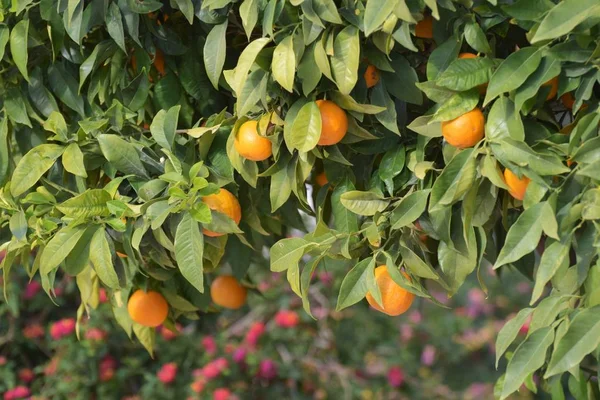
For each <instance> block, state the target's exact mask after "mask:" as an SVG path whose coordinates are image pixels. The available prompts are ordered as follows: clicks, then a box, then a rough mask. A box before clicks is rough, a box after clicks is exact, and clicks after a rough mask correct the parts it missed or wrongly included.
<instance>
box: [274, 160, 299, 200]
mask: <svg viewBox="0 0 600 400" xmlns="http://www.w3.org/2000/svg"><path fill="white" fill-rule="evenodd" d="M282 158H283V157H282ZM281 161H282V160H281V158H280V159H279V161H278V163H279V162H281ZM295 171H296V163H295V162H289V163H285V164H284V165H282V167H281V168H280V169H279V170H278V171H277V172H275V173H274V174H273V176H272V177H271V188H270V190H269V197H270V200H271V212H275V211H276V210H277V209H279V207H281V206H282V205H283V204H285V202H286V201H287V199H288V198H289V197H290V195H291V194H292V185H293V183H294V177H295V176H294V174H295Z"/></svg>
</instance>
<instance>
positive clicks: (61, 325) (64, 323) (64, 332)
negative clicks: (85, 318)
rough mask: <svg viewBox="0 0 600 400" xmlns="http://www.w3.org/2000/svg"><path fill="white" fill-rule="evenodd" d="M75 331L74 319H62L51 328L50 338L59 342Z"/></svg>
mask: <svg viewBox="0 0 600 400" xmlns="http://www.w3.org/2000/svg"><path fill="white" fill-rule="evenodd" d="M74 331H75V320H74V319H73V318H65V319H61V320H60V321H58V322H55V323H53V324H52V325H51V326H50V336H52V339H54V340H59V339H62V338H63V337H65V336H69V335H70V334H72V333H73V332H74Z"/></svg>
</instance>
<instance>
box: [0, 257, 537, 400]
mask: <svg viewBox="0 0 600 400" xmlns="http://www.w3.org/2000/svg"><path fill="white" fill-rule="evenodd" d="M334 268H335V266H332V269H334ZM252 272H253V271H251V273H252ZM331 272H333V271H328V272H323V273H321V274H318V275H317V276H316V277H315V282H314V285H312V286H311V293H310V297H311V301H312V303H313V314H314V315H315V317H317V321H315V320H312V319H311V318H310V317H309V316H308V315H307V314H306V313H304V312H303V311H302V309H301V307H302V304H301V300H300V299H299V298H298V297H297V296H295V295H294V294H293V293H292V292H291V290H290V289H289V285H287V284H286V282H285V277H284V276H281V275H278V274H270V273H268V275H260V272H258V271H254V274H255V275H257V274H258V275H260V276H255V278H256V281H257V282H261V284H260V285H259V287H258V288H257V290H256V291H255V292H254V293H253V294H252V295H251V296H250V298H249V306H248V307H246V308H245V309H243V310H240V311H236V312H230V313H220V314H216V313H208V314H205V315H203V316H202V317H201V318H200V319H199V320H197V321H188V323H186V324H183V325H177V326H174V327H171V329H170V328H168V327H165V326H161V327H159V328H157V329H158V330H157V333H158V334H157V343H156V353H155V357H154V359H152V358H150V356H149V355H148V353H147V352H146V351H144V349H143V348H142V347H141V345H140V344H139V343H138V342H133V341H130V340H128V338H127V336H126V335H125V333H124V332H123V331H122V330H121V329H120V328H119V327H118V326H117V325H116V323H115V322H114V318H113V316H112V315H111V313H112V311H111V307H110V305H109V304H107V303H108V301H109V300H108V299H107V297H106V294H105V293H104V292H102V293H100V296H99V298H100V304H99V306H98V308H97V309H96V310H92V311H91V314H90V315H89V318H86V317H84V318H83V319H82V321H83V322H82V324H80V325H79V326H76V322H75V321H76V312H77V311H76V310H77V308H78V306H79V303H80V299H79V292H78V291H77V289H76V285H75V282H74V281H73V280H71V279H58V278H57V284H56V287H57V294H59V295H58V297H57V303H58V304H59V305H60V306H61V307H54V306H52V307H49V306H48V304H47V300H46V297H45V295H44V294H43V292H42V291H41V288H40V284H39V283H38V282H37V281H32V282H30V283H27V281H26V280H25V277H23V280H21V281H18V280H14V281H13V282H11V283H10V284H8V286H7V290H10V291H12V293H11V294H12V295H15V296H18V297H20V298H21V299H22V301H21V307H20V310H19V311H17V310H12V309H9V308H8V307H9V306H8V305H7V304H2V305H1V307H3V308H1V309H0V332H2V335H1V338H0V345H1V348H0V393H2V394H3V396H4V397H3V398H4V400H9V399H23V398H31V399H67V398H68V399H123V400H125V399H128V400H133V399H214V400H226V399H228V400H234V399H275V398H295V399H473V400H474V399H487V398H492V397H493V390H494V388H493V385H494V382H495V380H496V379H497V378H498V376H499V375H500V373H497V372H496V370H495V368H494V344H493V343H494V340H495V336H496V334H497V332H498V330H499V329H500V328H501V327H502V325H503V324H504V321H505V320H506V318H507V317H509V315H510V314H511V313H512V312H513V311H515V310H518V309H519V307H521V306H522V305H523V303H526V302H527V298H528V293H530V291H531V287H530V286H529V285H528V284H527V283H523V282H521V283H519V282H520V280H521V279H522V278H521V277H520V276H512V275H504V276H503V277H502V279H501V280H498V279H496V278H493V277H492V276H491V275H490V274H486V273H484V272H483V271H482V274H483V275H485V276H483V277H482V278H483V279H484V281H485V282H487V283H488V285H489V288H488V290H489V297H488V298H487V299H486V296H485V294H484V292H483V291H482V290H481V289H480V288H479V285H478V284H476V283H475V282H471V283H470V285H471V288H470V289H469V290H465V291H464V293H463V295H462V296H456V297H455V298H453V299H452V301H451V302H448V300H447V299H446V298H445V297H444V296H443V295H442V291H441V290H440V291H439V293H440V294H439V296H438V297H439V298H438V300H439V301H440V302H442V303H444V304H445V305H446V306H448V307H450V308H451V310H446V309H444V308H441V307H438V306H435V305H433V304H432V303H431V302H419V303H417V304H415V306H414V307H413V308H412V311H410V312H409V313H407V314H406V315H404V316H402V317H400V318H390V317H387V316H385V315H383V314H381V313H377V312H373V310H371V309H369V308H368V306H367V305H366V304H364V305H362V306H358V307H353V308H351V309H347V310H344V311H342V312H336V311H335V305H334V304H330V303H329V299H331V298H334V297H335V296H332V294H333V293H335V291H336V290H339V283H340V282H337V281H335V280H334V279H333V276H335V275H336V274H332V273H331ZM263 273H264V272H263ZM430 290H431V291H432V292H433V293H436V290H435V288H430ZM367 327H368V328H367ZM522 330H523V332H522V333H526V325H525V326H524V327H523V328H522ZM77 336H79V339H78V338H77ZM522 337H524V335H522ZM530 395H531V394H530V393H529V392H528V391H527V390H524V391H522V393H521V396H524V397H525V398H529V396H530Z"/></svg>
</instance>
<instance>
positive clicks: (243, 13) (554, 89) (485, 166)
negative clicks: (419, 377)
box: [0, 0, 600, 397]
mask: <svg viewBox="0 0 600 400" xmlns="http://www.w3.org/2000/svg"><path fill="white" fill-rule="evenodd" d="M599 13H600V1H598V0H565V1H561V2H553V1H549V0H547V1H535V2H532V1H529V0H518V1H510V0H488V1H483V0H481V1H475V2H473V1H469V0H466V1H465V0H462V1H451V0H438V1H435V0H425V1H420V0H394V1H383V0H381V1H380V0H368V1H346V0H343V1H338V2H334V0H291V1H286V0H268V1H266V0H244V1H241V2H234V1H231V0H206V1H199V0H195V1H192V0H173V1H172V2H170V3H169V4H163V3H162V2H159V1H155V0H149V1H143V2H138V1H135V0H121V1H118V2H105V1H99V0H92V1H90V2H84V1H81V0H79V1H77V0H74V1H52V0H42V1H41V2H39V3H33V2H30V1H27V0H17V1H14V2H12V3H11V4H8V3H6V2H5V3H3V9H2V16H3V18H4V22H3V24H2V25H0V45H1V46H0V56H1V59H2V75H1V77H2V78H1V82H2V88H1V91H2V92H1V96H2V100H3V113H2V120H1V123H0V139H1V142H2V143H1V146H0V161H1V162H0V166H1V170H0V180H1V181H2V183H4V184H5V185H4V188H3V190H2V192H1V195H0V205H1V207H2V209H3V213H2V218H3V225H4V226H5V228H6V230H5V231H6V232H10V233H7V234H8V235H9V237H10V239H8V238H7V241H6V243H5V244H4V245H3V248H4V249H5V250H6V257H5V258H4V260H3V262H2V268H3V274H4V282H5V283H6V282H7V280H8V279H10V270H11V268H12V267H14V266H16V265H18V264H23V267H24V268H26V269H27V271H28V273H29V274H30V275H34V274H38V273H39V274H40V275H41V279H42V282H43V285H44V289H45V290H46V291H47V292H48V293H49V294H50V295H51V293H52V284H53V281H54V279H55V276H56V274H57V273H59V272H58V271H59V270H60V273H61V274H62V273H66V274H69V275H74V276H77V282H78V285H79V287H80V290H81V293H82V300H83V303H82V307H81V309H80V315H83V314H84V311H85V309H88V308H89V307H93V306H94V304H97V301H96V298H97V296H98V294H97V293H98V291H97V288H98V287H99V286H100V285H102V286H104V287H106V288H108V289H110V290H111V299H112V304H113V307H114V313H115V317H116V319H117V320H118V321H119V323H120V324H121V325H122V326H123V328H124V329H125V330H126V331H127V332H128V333H129V334H131V333H132V331H133V332H135V333H136V335H137V336H138V337H139V338H140V339H141V340H142V341H143V342H145V343H149V344H151V343H152V336H153V335H154V331H153V330H151V329H150V328H145V327H142V326H141V325H137V324H133V323H132V320H131V318H130V316H129V315H128V313H127V312H126V308H125V307H126V304H127V298H128V295H129V293H130V292H131V291H132V290H134V289H137V288H140V287H141V288H144V289H153V290H158V291H160V292H161V293H162V294H163V295H164V297H165V298H166V300H167V302H168V304H169V309H170V312H169V319H168V322H167V323H172V322H173V320H174V319H176V318H177V317H178V316H181V315H184V316H186V317H188V318H197V311H199V310H202V311H205V310H207V309H208V307H209V300H210V299H209V293H208V292H209V291H208V290H207V287H208V285H209V284H210V281H211V280H213V279H214V277H215V274H213V273H212V272H213V271H215V270H216V269H217V267H218V266H220V265H222V264H224V263H228V264H229V265H230V266H231V270H232V272H233V274H234V275H235V276H236V277H237V278H238V279H242V278H244V275H245V271H246V269H247V267H248V264H249V262H255V263H264V262H265V260H264V257H263V255H262V254H263V249H264V248H265V247H269V248H270V267H271V269H272V270H273V271H286V272H287V276H288V280H289V281H290V284H291V287H292V289H293V290H294V292H296V293H297V294H298V295H299V296H301V297H302V300H303V304H304V306H305V310H306V311H307V312H309V313H310V304H309V299H308V297H307V293H308V286H309V284H310V281H311V277H312V275H313V274H314V272H315V271H317V270H319V269H321V268H325V267H326V265H328V264H336V265H338V266H340V265H341V266H346V267H347V268H346V269H347V271H348V272H347V275H346V277H345V279H344V282H343V284H342V287H341V290H340V293H339V298H338V303H337V306H338V308H339V309H341V308H344V307H348V306H351V305H353V304H355V303H357V302H358V301H361V300H362V299H363V298H364V297H365V296H366V295H367V293H368V294H369V296H370V297H371V298H372V299H373V300H374V301H375V303H376V304H379V305H380V306H381V305H382V300H383V299H382V293H381V291H380V288H379V286H378V284H377V280H376V279H375V274H374V271H375V268H376V266H377V265H381V264H385V265H387V271H388V273H389V275H390V277H391V278H392V279H393V281H394V282H395V283H396V284H397V285H399V286H400V287H401V288H403V289H404V290H406V291H409V292H411V293H413V294H415V295H417V296H420V297H424V298H426V299H429V300H431V301H434V300H433V298H432V297H431V296H430V295H429V294H428V290H427V288H428V286H429V285H432V284H437V285H440V286H442V287H443V288H444V289H445V290H446V291H447V292H448V294H449V295H453V294H454V293H456V292H457V291H458V290H459V288H460V286H461V284H462V283H463V281H464V280H465V278H466V277H467V276H468V275H469V274H471V273H474V272H476V271H477V270H478V267H480V266H481V265H482V264H483V265H485V264H488V263H491V264H492V265H494V267H495V268H501V267H502V268H517V269H519V270H520V271H522V272H523V273H524V274H525V275H527V276H529V277H531V278H532V279H534V280H535V286H534V290H533V293H532V296H531V304H532V306H533V305H537V306H536V307H535V309H534V310H533V311H531V313H532V315H533V320H532V326H531V329H530V331H529V332H530V333H529V336H528V338H527V340H526V341H525V342H524V343H523V344H521V345H520V346H519V347H518V348H517V349H516V351H515V353H514V354H512V358H511V360H510V362H509V364H508V370H507V373H506V376H505V378H504V379H503V380H501V381H500V382H499V388H498V396H499V397H506V396H508V395H509V394H510V393H512V392H513V391H515V390H517V389H518V388H519V387H520V385H521V384H522V383H523V381H524V380H525V379H526V378H527V377H528V376H530V375H531V374H532V373H534V372H535V371H537V370H538V369H540V368H541V369H542V372H541V373H540V375H541V376H543V377H544V380H543V384H544V385H553V384H555V383H556V382H558V377H559V376H560V375H561V374H563V373H565V372H567V371H569V372H570V373H572V374H575V375H576V376H578V377H579V375H580V371H582V370H580V369H579V365H580V363H582V362H583V363H584V364H586V363H588V361H587V358H588V357H593V356H589V355H590V354H591V353H594V352H595V351H596V348H597V347H598V345H599V344H600V331H599V330H600V323H598V321H597V319H598V318H600V317H598V315H600V314H599V313H598V309H597V308H596V306H598V305H599V304H600V300H598V299H597V298H598V296H597V295H596V292H597V286H598V279H599V278H598V276H599V274H600V266H599V265H597V263H596V262H597V259H596V255H597V254H596V246H597V228H596V220H597V219H598V218H600V214H599V212H598V209H599V204H600V194H599V193H598V189H597V187H596V186H597V180H598V175H597V169H598V164H599V163H600V161H599V160H600V156H599V154H600V153H599V151H600V150H599V149H600V147H599V146H598V143H599V142H598V141H599V140H600V139H599V138H598V122H599V121H600V114H599V113H598V101H597V100H598V85H597V83H598V81H599V80H600V74H599V72H598V68H597V67H598V63H599V60H600V58H599V52H598V48H600V47H598V46H599V42H598V40H597V38H598V36H599V35H598V33H599V32H598V31H599V28H598V23H599V22H600V20H599V19H598V15H600V14H599ZM465 53H471V55H465ZM472 55H476V56H475V57H473V56H472ZM374 68H375V70H376V72H377V74H374V73H373V71H374V70H373V69H374ZM558 99H561V100H562V101H558ZM323 100H324V101H323ZM482 114H483V119H482ZM464 118H467V119H466V120H464ZM248 121H256V122H255V123H253V124H251V125H246V124H247V123H248ZM482 124H483V127H484V131H485V134H484V137H483V139H482V138H481V136H482V135H481V127H482ZM249 127H251V128H252V129H250V128H249ZM254 127H255V128H254ZM567 127H568V128H567ZM563 128H564V129H563ZM240 129H241V131H242V132H240V133H242V135H241V136H240V137H238V131H240ZM461 132H465V133H461ZM563 132H570V133H569V134H564V133H563ZM257 135H258V136H259V137H256V136H257ZM442 136H444V137H445V140H443V138H442ZM461 136H462V137H461ZM264 139H266V140H268V141H269V142H270V144H271V145H270V149H269V146H268V144H267V143H266V142H265V140H264ZM247 140H251V141H252V142H250V143H253V142H256V143H260V145H258V146H256V145H244V142H245V141H247ZM452 144H453V145H454V146H453V145H452ZM252 146H256V148H252ZM455 146H456V147H455ZM249 150H253V151H252V152H250V151H249ZM267 150H268V151H267ZM245 151H249V152H248V153H245ZM254 152H256V153H259V154H254ZM267 154H268V155H267ZM271 154H272V156H271ZM253 159H254V160H262V161H252V160H253ZM503 170H504V171H503ZM506 170H508V171H509V172H506ZM323 171H324V172H325V178H326V179H325V180H323V179H321V180H320V181H321V182H327V183H326V184H325V185H324V186H323V187H322V188H321V189H319V190H317V189H318V187H315V186H310V185H309V186H307V181H308V182H310V181H311V179H313V176H315V177H316V176H317V175H319V174H320V173H321V172H323ZM511 174H512V175H511ZM505 176H510V177H511V178H510V179H507V180H506V181H505V179H504V177H505ZM529 180H530V181H529ZM511 181H513V182H516V186H513V185H511V183H510V182H511ZM523 182H525V183H526V184H524V183H523ZM527 182H528V183H527ZM523 186H525V189H523ZM222 187H227V189H220V188H222ZM311 187H312V188H313V189H314V192H310V191H308V190H307V188H311ZM330 189H332V190H330ZM223 193H225V194H226V193H230V194H231V196H229V195H227V194H226V197H227V199H222V200H221V201H220V202H217V203H213V202H212V201H207V200H206V199H207V198H209V199H211V198H213V199H214V197H212V196H221V195H222V194H223ZM311 193H312V194H314V196H313V198H312V199H311ZM511 193H512V195H511ZM520 197H522V201H521V199H519V198H520ZM238 201H239V204H240V206H239V207H238V206H237V202H238ZM240 209H241V219H240V213H239V211H240ZM306 214H308V215H313V216H315V217H316V222H317V223H316V227H315V228H314V229H313V230H312V231H311V232H309V233H307V234H306V235H305V236H304V237H293V238H284V237H285V236H287V235H288V233H289V232H290V228H298V229H304V222H303V216H304V215H306ZM238 223H239V224H238ZM417 224H418V225H417ZM417 226H418V227H419V228H417ZM209 232H210V233H212V234H208V233H209ZM423 233H425V234H426V235H427V236H428V239H427V240H426V241H423V240H421V239H422V237H420V236H421V235H422V234H423ZM31 251H34V252H35V253H36V258H35V262H34V263H33V264H32V265H29V264H28V263H27V262H25V261H26V260H27V255H28V254H29V253H30V252H31ZM117 254H121V256H118V255H117ZM400 268H402V269H403V270H404V272H405V273H406V274H407V276H409V277H410V278H406V277H405V276H404V275H403V274H402V273H401V272H400ZM205 275H206V276H205ZM205 278H206V279H205ZM546 287H551V288H552V289H551V291H549V290H546ZM539 300H541V302H539V304H538V301H539ZM516 325H518V324H514V325H507V327H506V328H505V330H504V331H503V332H502V333H501V335H500V338H499V342H498V349H499V350H500V349H502V351H499V352H498V356H499V357H500V356H501V355H502V353H503V352H504V351H505V350H506V349H507V347H508V346H509V345H510V343H511V342H512V340H513V339H514V337H515V334H513V333H514V332H512V331H511V330H514V329H518V326H516ZM590 361H591V360H590ZM584 370H585V369H584ZM584 370H583V371H584ZM528 382H529V384H531V382H532V381H531V380H528Z"/></svg>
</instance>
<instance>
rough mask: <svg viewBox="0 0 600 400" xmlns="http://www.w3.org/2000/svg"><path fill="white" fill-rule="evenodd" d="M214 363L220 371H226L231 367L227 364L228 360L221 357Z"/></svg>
mask: <svg viewBox="0 0 600 400" xmlns="http://www.w3.org/2000/svg"><path fill="white" fill-rule="evenodd" d="M213 363H214V364H215V365H216V366H217V368H218V369H219V370H220V371H224V370H226V369H227V367H228V366H229V362H227V359H226V358H225V357H219V358H217V359H216V360H215V361H213Z"/></svg>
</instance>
